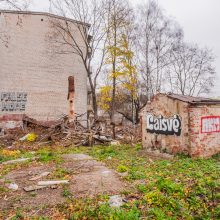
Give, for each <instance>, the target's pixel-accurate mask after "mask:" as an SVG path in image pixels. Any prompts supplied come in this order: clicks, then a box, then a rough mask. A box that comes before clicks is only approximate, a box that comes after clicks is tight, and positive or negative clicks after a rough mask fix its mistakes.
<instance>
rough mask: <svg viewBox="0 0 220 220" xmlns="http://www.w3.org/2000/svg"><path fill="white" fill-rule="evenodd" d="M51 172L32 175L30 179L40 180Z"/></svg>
mask: <svg viewBox="0 0 220 220" xmlns="http://www.w3.org/2000/svg"><path fill="white" fill-rule="evenodd" d="M49 174H50V172H44V173H41V174H39V175H37V176H35V177H32V178H31V179H29V180H30V181H35V180H39V179H41V178H42V177H46V176H48V175H49Z"/></svg>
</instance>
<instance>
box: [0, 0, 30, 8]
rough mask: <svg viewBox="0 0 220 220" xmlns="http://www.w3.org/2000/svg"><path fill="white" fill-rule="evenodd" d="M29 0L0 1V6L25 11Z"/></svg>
mask: <svg viewBox="0 0 220 220" xmlns="http://www.w3.org/2000/svg"><path fill="white" fill-rule="evenodd" d="M30 3H31V1H30V0H0V6H1V7H3V8H6V9H8V8H9V9H16V10H19V11H21V10H27V9H28V7H29V5H30Z"/></svg>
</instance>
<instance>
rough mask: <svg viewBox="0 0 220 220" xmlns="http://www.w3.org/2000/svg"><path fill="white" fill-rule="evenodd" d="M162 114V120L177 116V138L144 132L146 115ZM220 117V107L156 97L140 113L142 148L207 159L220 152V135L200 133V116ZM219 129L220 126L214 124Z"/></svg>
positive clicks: (217, 133) (219, 105) (218, 105)
mask: <svg viewBox="0 0 220 220" xmlns="http://www.w3.org/2000/svg"><path fill="white" fill-rule="evenodd" d="M148 113H151V114H154V115H155V116H159V115H163V116H164V117H165V118H169V117H172V116H173V115H174V114H178V115H179V116H180V117H181V122H182V132H181V135H180V136H176V135H164V134H155V133H154V134H151V133H149V132H147V130H146V127H147V125H146V115H147V114H148ZM210 116H218V117H220V104H215V105H204V104H203V105H201V104H200V105H191V104H188V103H187V102H183V101H179V100H174V99H171V98H168V97H167V96H166V95H163V94H159V95H157V96H156V97H155V98H154V99H153V100H152V102H151V103H149V104H147V106H146V107H145V109H144V110H143V112H142V140H143V146H144V147H145V148H151V149H159V150H161V151H163V150H166V151H168V152H170V153H174V154H175V153H178V152H181V153H187V154H189V155H191V156H192V157H210V156H212V155H214V154H216V153H218V152H220V132H208V133H204V132H202V131H201V126H202V125H201V119H202V117H210ZM216 126H219V125H216Z"/></svg>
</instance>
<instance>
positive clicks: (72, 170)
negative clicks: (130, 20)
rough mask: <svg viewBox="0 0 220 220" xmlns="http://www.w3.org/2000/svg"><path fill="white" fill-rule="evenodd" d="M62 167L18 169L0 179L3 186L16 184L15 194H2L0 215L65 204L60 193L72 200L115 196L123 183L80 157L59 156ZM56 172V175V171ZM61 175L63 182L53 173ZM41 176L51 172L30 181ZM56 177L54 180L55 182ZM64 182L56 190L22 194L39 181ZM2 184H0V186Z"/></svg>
mask: <svg viewBox="0 0 220 220" xmlns="http://www.w3.org/2000/svg"><path fill="white" fill-rule="evenodd" d="M63 158H64V159H65V160H64V161H65V162H64V163H61V164H59V165H57V164H47V165H45V164H42V165H39V166H33V167H29V168H20V169H18V170H15V171H12V172H10V173H8V174H7V175H6V176H5V177H4V182H6V183H16V184H17V185H18V187H19V188H18V190H16V191H12V190H10V191H9V192H7V193H6V195H5V196H4V198H1V199H0V211H3V210H7V209H15V208H21V207H25V208H27V209H28V208H30V209H31V208H33V207H44V206H48V205H57V204H62V203H64V202H65V199H66V198H65V196H64V195H63V194H64V189H66V190H68V193H71V195H73V196H74V197H75V198H84V197H87V198H88V197H94V196H97V195H102V194H105V195H106V194H107V195H116V194H119V193H120V192H121V191H122V190H123V188H124V183H123V182H122V181H121V180H120V177H119V176H118V174H117V173H116V172H115V171H113V170H110V169H108V168H107V167H106V166H105V165H104V164H103V163H101V162H98V161H96V160H94V159H93V158H91V157H89V156H88V155H84V154H68V155H63ZM57 170H58V171H57ZM59 171H60V172H64V173H65V176H64V177H63V178H57V176H54V175H55V174H54V173H56V172H59ZM43 172H51V174H50V175H49V176H47V177H43V178H41V179H39V180H36V181H31V180H30V179H31V178H32V177H34V176H36V175H39V174H42V173H43ZM55 177H56V178H55ZM60 179H68V180H69V184H68V185H65V186H64V185H58V186H56V187H52V188H51V187H47V188H44V189H40V190H36V191H33V192H25V191H24V189H23V188H24V187H27V186H32V185H36V184H37V182H38V181H41V180H60ZM3 184H4V185H5V183H3V181H2V183H1V182H0V185H3Z"/></svg>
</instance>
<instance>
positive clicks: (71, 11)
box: [52, 0, 106, 119]
mask: <svg viewBox="0 0 220 220" xmlns="http://www.w3.org/2000/svg"><path fill="white" fill-rule="evenodd" d="M52 8H53V10H54V11H55V12H56V13H57V14H59V15H62V16H63V17H65V18H66V21H65V22H60V21H55V22H54V21H52V25H53V28H54V30H55V31H56V33H57V34H58V35H59V36H58V38H59V41H56V43H58V44H59V45H60V46H61V47H60V51H59V52H60V53H63V54H65V53H74V54H76V55H78V56H79V57H80V59H81V60H82V62H83V64H84V67H85V70H86V72H87V76H88V81H89V85H90V88H91V94H92V105H93V111H94V115H95V119H96V118H97V114H98V107H97V97H96V88H97V82H98V77H99V75H100V73H101V70H102V66H103V63H104V56H105V44H106V38H105V37H106V31H105V29H104V15H103V13H104V11H103V2H102V1H99V0H91V1H87V0H62V1H61V0H54V1H53V2H52ZM67 17H69V18H72V19H75V20H77V21H79V22H80V24H79V25H77V27H76V28H77V30H78V32H79V33H80V36H81V38H82V39H83V43H84V45H85V46H84V47H82V45H81V42H78V41H77V40H76V37H75V31H74V30H73V29H72V28H71V27H70V23H69V21H68V18H67ZM88 23H89V24H90V25H88ZM60 39H61V40H60ZM55 40H56V39H55Z"/></svg>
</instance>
